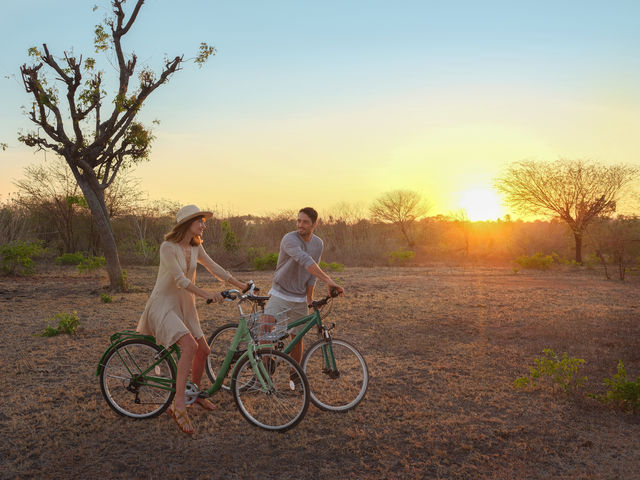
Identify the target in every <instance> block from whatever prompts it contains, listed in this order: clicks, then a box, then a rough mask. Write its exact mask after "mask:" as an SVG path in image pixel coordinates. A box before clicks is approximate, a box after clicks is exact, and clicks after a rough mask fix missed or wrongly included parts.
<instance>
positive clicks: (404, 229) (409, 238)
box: [400, 223, 415, 248]
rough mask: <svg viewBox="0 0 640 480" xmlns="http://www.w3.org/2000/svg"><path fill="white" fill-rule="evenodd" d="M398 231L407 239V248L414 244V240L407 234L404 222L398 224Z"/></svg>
mask: <svg viewBox="0 0 640 480" xmlns="http://www.w3.org/2000/svg"><path fill="white" fill-rule="evenodd" d="M400 231H401V232H402V235H403V236H404V239H405V240H406V241H407V245H408V246H409V248H413V247H414V245H415V242H414V241H413V240H412V239H411V237H410V236H409V227H408V226H406V225H405V224H403V223H401V224H400Z"/></svg>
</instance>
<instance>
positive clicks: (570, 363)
mask: <svg viewBox="0 0 640 480" xmlns="http://www.w3.org/2000/svg"><path fill="white" fill-rule="evenodd" d="M543 353H544V356H543V357H540V358H536V359H535V360H534V363H535V367H529V376H526V377H520V378H517V379H516V380H515V381H514V382H513V385H514V387H516V388H524V387H526V386H528V385H531V386H532V387H536V386H537V382H538V381H539V380H540V379H541V378H542V377H550V378H551V381H552V382H553V385H554V388H555V386H556V385H558V386H560V388H562V389H563V390H564V391H565V392H567V391H569V390H575V389H577V388H578V387H580V386H581V385H582V384H583V383H584V382H585V381H586V380H587V377H578V376H577V375H578V367H579V366H580V365H582V364H583V363H585V361H584V360H583V359H582V358H575V357H569V356H568V355H567V354H566V353H563V354H562V357H560V358H559V357H558V356H557V355H556V354H555V352H554V351H553V350H551V349H550V348H545V349H544V350H543Z"/></svg>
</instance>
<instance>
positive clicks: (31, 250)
mask: <svg viewBox="0 0 640 480" xmlns="http://www.w3.org/2000/svg"><path fill="white" fill-rule="evenodd" d="M44 251H45V250H44V248H42V242H11V243H8V244H6V245H2V246H0V269H1V270H2V271H3V272H4V273H6V274H8V275H13V274H16V275H32V274H33V273H34V271H35V262H34V261H33V258H32V257H37V256H39V255H42V254H43V253H44Z"/></svg>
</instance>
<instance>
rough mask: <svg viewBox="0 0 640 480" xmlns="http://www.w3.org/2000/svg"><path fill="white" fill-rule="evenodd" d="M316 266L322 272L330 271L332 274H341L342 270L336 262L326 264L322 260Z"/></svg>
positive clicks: (341, 266)
mask: <svg viewBox="0 0 640 480" xmlns="http://www.w3.org/2000/svg"><path fill="white" fill-rule="evenodd" d="M318 266H319V267H320V268H321V269H323V270H331V271H333V272H341V271H342V270H344V265H343V264H342V263H338V262H331V263H327V262H325V261H324V260H320V263H319V264H318Z"/></svg>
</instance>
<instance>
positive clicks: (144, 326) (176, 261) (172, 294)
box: [137, 242, 231, 347]
mask: <svg viewBox="0 0 640 480" xmlns="http://www.w3.org/2000/svg"><path fill="white" fill-rule="evenodd" d="M190 250H191V259H190V262H189V269H188V270H187V260H186V258H185V254H184V253H183V250H182V248H181V247H180V245H178V244H177V243H173V242H163V243H162V245H160V269H159V270H158V278H157V279H156V285H155V287H153V292H151V297H150V298H149V301H147V305H146V307H145V309H144V313H143V314H142V316H141V317H140V321H139V322H138V328H137V330H138V332H140V333H143V334H145V335H153V336H154V337H156V342H157V343H158V344H160V345H164V346H165V347H170V346H171V345H173V344H174V343H176V342H177V341H178V340H179V339H180V338H181V337H182V336H183V335H185V334H187V333H191V335H193V338H195V339H196V340H197V339H199V338H201V337H203V336H204V333H203V332H202V329H201V328H200V319H199V318H198V312H197V310H196V296H195V295H194V294H193V293H191V292H188V291H187V290H186V287H188V286H189V284H192V283H195V281H196V267H197V265H198V263H201V264H202V265H204V267H205V268H206V269H207V270H209V272H211V274H212V275H214V276H215V277H217V278H218V279H220V280H222V281H227V280H229V279H230V278H231V274H230V273H229V272H227V271H226V270H225V269H224V268H222V267H221V266H220V265H218V264H217V263H216V262H214V261H213V260H211V258H210V257H209V255H207V252H205V251H204V248H202V245H200V246H198V247H190Z"/></svg>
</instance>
